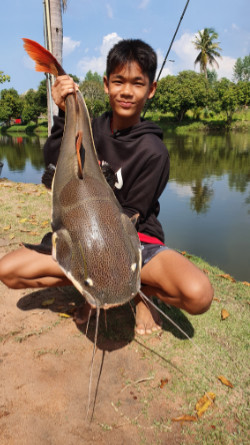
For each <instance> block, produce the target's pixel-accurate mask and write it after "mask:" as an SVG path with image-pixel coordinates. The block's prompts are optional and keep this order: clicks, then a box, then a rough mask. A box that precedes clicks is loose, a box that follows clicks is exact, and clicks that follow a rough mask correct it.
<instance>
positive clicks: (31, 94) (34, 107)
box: [22, 89, 41, 125]
mask: <svg viewBox="0 0 250 445" xmlns="http://www.w3.org/2000/svg"><path fill="white" fill-rule="evenodd" d="M40 114H41V105H40V104H39V101H38V93H37V91H34V90H32V89H30V90H29V91H27V93H26V94H25V96H24V106H23V111H22V119H23V121H24V122H26V123H28V122H30V121H34V122H35V123H36V125H37V123H38V118H39V116H40Z"/></svg>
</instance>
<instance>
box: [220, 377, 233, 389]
mask: <svg viewBox="0 0 250 445" xmlns="http://www.w3.org/2000/svg"><path fill="white" fill-rule="evenodd" d="M218 379H219V380H220V381H221V383H223V385H226V386H229V388H233V384H232V383H231V382H229V380H227V379H226V377H224V376H223V375H219V376H218Z"/></svg>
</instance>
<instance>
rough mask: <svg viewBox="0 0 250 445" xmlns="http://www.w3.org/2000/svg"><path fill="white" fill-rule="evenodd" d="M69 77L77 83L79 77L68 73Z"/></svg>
mask: <svg viewBox="0 0 250 445" xmlns="http://www.w3.org/2000/svg"><path fill="white" fill-rule="evenodd" d="M69 76H70V77H72V79H73V81H74V82H75V83H77V84H79V83H80V79H79V77H77V76H76V75H75V74H69Z"/></svg>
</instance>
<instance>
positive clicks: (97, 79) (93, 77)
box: [84, 71, 103, 85]
mask: <svg viewBox="0 0 250 445" xmlns="http://www.w3.org/2000/svg"><path fill="white" fill-rule="evenodd" d="M84 80H86V81H94V82H99V83H100V84H101V85H103V78H102V76H100V74H98V73H97V72H96V71H95V72H94V73H92V71H88V72H87V74H86V76H85V79H84Z"/></svg>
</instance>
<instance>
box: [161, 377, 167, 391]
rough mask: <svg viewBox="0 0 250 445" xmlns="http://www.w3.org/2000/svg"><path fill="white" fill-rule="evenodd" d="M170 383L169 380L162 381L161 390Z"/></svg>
mask: <svg viewBox="0 0 250 445" xmlns="http://www.w3.org/2000/svg"><path fill="white" fill-rule="evenodd" d="M167 383H168V379H161V384H160V388H161V389H162V388H164V386H165V385H166V384H167Z"/></svg>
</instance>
